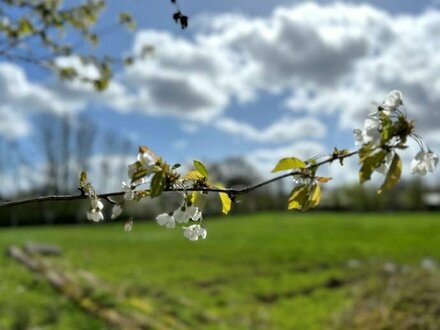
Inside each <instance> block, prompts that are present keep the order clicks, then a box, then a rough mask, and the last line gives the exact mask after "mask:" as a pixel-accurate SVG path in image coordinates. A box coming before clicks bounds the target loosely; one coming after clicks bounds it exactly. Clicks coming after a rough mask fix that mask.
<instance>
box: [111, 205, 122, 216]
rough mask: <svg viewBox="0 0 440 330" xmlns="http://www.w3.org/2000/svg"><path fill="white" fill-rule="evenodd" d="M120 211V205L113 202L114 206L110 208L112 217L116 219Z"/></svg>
mask: <svg viewBox="0 0 440 330" xmlns="http://www.w3.org/2000/svg"><path fill="white" fill-rule="evenodd" d="M121 213H122V206H121V205H119V204H115V206H113V208H112V217H111V218H112V219H116V218H117V217H119V216H120V215H121Z"/></svg>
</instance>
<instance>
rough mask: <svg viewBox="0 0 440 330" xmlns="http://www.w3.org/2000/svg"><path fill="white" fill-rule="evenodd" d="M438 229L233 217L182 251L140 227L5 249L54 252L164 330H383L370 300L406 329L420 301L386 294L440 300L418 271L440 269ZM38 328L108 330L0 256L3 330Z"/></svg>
mask: <svg viewBox="0 0 440 330" xmlns="http://www.w3.org/2000/svg"><path fill="white" fill-rule="evenodd" d="M439 220H440V215H439V214H438V213H429V214H428V213H426V214H423V213H422V214H419V213H415V214H404V213H393V214H391V213H390V214H334V213H304V214H302V213H262V214H258V215H249V216H229V217H221V218H212V219H207V221H206V223H205V225H206V227H207V229H208V238H207V239H206V240H205V241H199V242H190V241H188V240H186V239H185V238H184V237H183V235H182V232H181V231H180V230H177V229H176V230H169V229H165V228H162V227H159V226H158V225H156V224H154V223H152V222H141V221H138V222H136V223H135V225H134V227H133V231H132V232H131V233H125V232H124V231H123V229H122V226H123V225H122V224H121V223H118V224H112V225H93V226H92V225H91V226H59V227H39V228H18V229H8V228H3V229H1V230H0V248H1V249H2V250H3V251H5V250H6V248H7V247H8V246H10V245H12V244H14V245H21V244H23V243H24V242H26V241H37V242H45V243H53V244H56V245H59V246H60V247H62V248H63V250H64V254H63V256H61V257H51V261H50V262H51V263H53V264H54V265H55V266H56V267H59V268H60V269H63V270H68V271H70V272H72V273H75V274H88V275H87V276H88V277H92V279H93V281H95V282H96V286H94V287H92V288H90V295H91V296H93V298H94V299H96V300H99V301H100V302H101V303H102V304H103V305H106V306H110V307H112V308H115V309H117V310H119V311H122V312H124V311H127V312H135V313H138V314H142V315H147V316H148V317H150V318H152V319H158V320H164V322H165V324H172V322H174V321H173V320H178V322H179V324H183V325H185V326H187V327H188V328H191V329H234V330H235V329H327V328H344V326H343V324H348V323H344V322H349V323H350V322H352V323H353V322H354V321H353V320H354V318H355V316H356V317H358V316H359V315H361V316H359V317H362V320H360V321H359V322H357V326H358V328H359V329H361V328H363V327H362V324H363V323H362V322H363V321H365V320H370V321H368V322H370V323H371V322H373V321H372V320H374V322H376V323H377V322H382V323H381V324H383V322H384V321H383V320H382V319H380V317H378V319H377V320H376V319H375V318H373V317H372V315H376V314H374V313H377V311H371V310H370V309H368V308H367V307H365V306H363V305H362V301H363V300H365V301H366V300H368V299H369V300H372V299H373V301H374V299H376V300H377V301H379V300H380V301H381V302H382V303H383V302H385V303H384V306H382V308H388V307H389V304H393V305H392V306H393V308H394V309H391V312H390V311H389V310H388V312H389V313H393V311H395V310H396V308H400V309H399V310H398V312H399V313H400V314H399V313H397V312H396V313H397V314H396V315H398V316H396V317H400V318H402V315H401V314H402V313H403V314H405V312H402V310H403V311H407V310H411V303H416V302H411V301H410V302H409V303H408V304H409V305H408V306H409V307H400V306H401V304H400V305H396V306H397V307H395V301H394V300H392V301H391V300H387V299H391V298H389V297H388V296H387V294H388V293H389V292H388V291H389V288H390V287H393V288H395V291H393V292H391V293H390V294H391V295H392V297H394V296H395V292H398V293H399V297H400V296H402V291H405V292H406V289H403V288H405V287H406V286H412V287H411V290H415V291H414V292H413V294H411V296H413V295H416V296H421V295H423V294H424V293H425V291H430V292H431V291H432V290H434V289H433V288H435V290H437V284H438V283H437V282H436V281H435V280H434V282H433V283H432V285H431V286H429V287H423V288H422V286H421V285H419V284H421V283H419V282H423V283H424V284H426V283H428V284H429V283H431V282H430V281H431V280H432V278H433V276H434V275H435V274H436V272H437V271H436V270H435V269H431V270H427V269H423V267H421V261H422V260H426V258H431V259H432V260H434V261H435V260H440V221H439ZM425 268H427V267H425ZM431 268H433V267H431ZM433 274H434V275H433ZM439 274H440V273H439ZM84 276H85V275H84ZM87 276H86V277H87ZM93 281H92V282H93ZM390 281H392V282H390ZM389 283H394V284H393V285H394V286H392V285H391V284H389ZM408 283H412V284H411V285H408ZM428 284H426V285H428ZM439 288H440V286H439ZM387 290H388V291H387ZM408 290H409V289H408ZM417 290H419V291H417ZM405 292H403V293H405ZM408 292H410V291H408ZM408 292H407V293H408ZM411 292H412V291H411ZM439 292H440V289H439ZM393 294H394V295H393ZM393 299H394V298H393ZM377 301H376V302H377ZM387 301H391V302H390V303H389V304H388V305H387ZM398 301H399V302H400V300H398ZM435 303H436V302H435ZM435 303H434V302H433V303H430V305H433V304H435ZM405 306H406V305H405ZM437 307H439V310H440V306H437ZM402 308H403V309H402ZM436 311H437V310H435V311H433V313H437V312H438V311H437V312H436ZM437 314H438V313H437ZM390 315H391V314H390ZM393 315H394V314H393ZM399 315H400V316H399ZM388 316H389V315H388ZM434 321H435V320H434ZM434 321H433V322H434ZM167 322H168V323H167ZM170 322H171V323H170ZM341 322H342V323H341ZM420 322H425V320H421V321H420ZM426 322H430V321H429V320H428V321H426ZM352 323H350V324H351V326H350V328H353V329H354V328H355V325H353V324H354V323H353V324H352ZM341 324H342V325H341ZM364 324H365V323H364ZM421 324H422V323H421ZM423 324H425V323H423ZM426 324H430V323H426ZM437 324H438V323H437ZM370 325H371V324H370ZM31 327H38V329H107V328H108V326H107V325H105V324H104V323H103V322H102V321H100V320H98V319H96V318H95V317H92V316H90V315H89V314H87V313H85V312H84V311H82V310H81V309H79V308H78V307H77V306H76V305H75V304H73V303H72V302H70V301H69V300H68V299H67V298H66V297H63V296H62V295H60V294H59V293H57V292H56V291H55V290H54V289H52V288H51V287H50V286H49V285H48V284H47V283H46V281H45V280H44V279H43V278H42V277H41V276H40V275H38V274H33V273H31V272H29V271H28V270H27V269H26V268H25V267H24V266H22V265H20V264H18V263H17V262H16V261H14V260H12V259H10V258H8V257H6V256H5V254H4V253H2V254H1V256H0V329H29V328H31ZM170 328H172V327H171V326H170ZM345 328H348V327H345ZM376 328H377V329H382V328H381V327H379V326H378V327H376ZM376 328H375V327H373V325H371V329H376ZM385 328H386V327H385V325H384V327H383V329H385ZM401 328H403V327H401ZM419 328H420V329H428V327H427V326H426V327H419ZM365 329H368V328H365ZM386 329H393V327H392V326H391V327H388V328H386ZM408 329H409V328H408Z"/></svg>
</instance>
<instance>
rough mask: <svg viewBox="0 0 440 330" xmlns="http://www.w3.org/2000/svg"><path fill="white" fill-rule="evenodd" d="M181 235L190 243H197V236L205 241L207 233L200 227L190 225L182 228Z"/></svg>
mask: <svg viewBox="0 0 440 330" xmlns="http://www.w3.org/2000/svg"><path fill="white" fill-rule="evenodd" d="M183 235H184V236H185V237H186V238H188V239H189V240H190V241H197V240H198V239H199V236H200V237H202V238H203V239H205V238H206V235H207V231H206V229H205V228H203V227H201V226H200V225H191V226H189V227H183Z"/></svg>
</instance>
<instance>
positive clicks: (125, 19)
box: [119, 12, 136, 31]
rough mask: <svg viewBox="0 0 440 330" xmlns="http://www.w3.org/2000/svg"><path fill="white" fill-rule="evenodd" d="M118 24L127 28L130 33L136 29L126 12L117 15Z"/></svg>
mask: <svg viewBox="0 0 440 330" xmlns="http://www.w3.org/2000/svg"><path fill="white" fill-rule="evenodd" d="M119 23H120V24H122V25H125V26H126V27H127V28H129V29H130V30H132V31H133V30H135V29H136V22H135V20H134V19H133V17H132V16H131V15H130V14H129V13H126V12H121V13H119Z"/></svg>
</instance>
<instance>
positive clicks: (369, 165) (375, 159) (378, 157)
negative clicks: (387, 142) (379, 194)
mask: <svg viewBox="0 0 440 330" xmlns="http://www.w3.org/2000/svg"><path fill="white" fill-rule="evenodd" d="M385 156H386V151H385V150H380V151H378V152H376V153H374V154H370V155H369V156H366V157H365V158H364V160H363V162H362V166H361V169H360V171H359V181H360V182H361V183H364V182H365V181H368V180H370V178H371V174H373V171H374V170H375V169H376V168H378V167H379V166H380V164H381V163H382V162H383V160H384V158H385Z"/></svg>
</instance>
